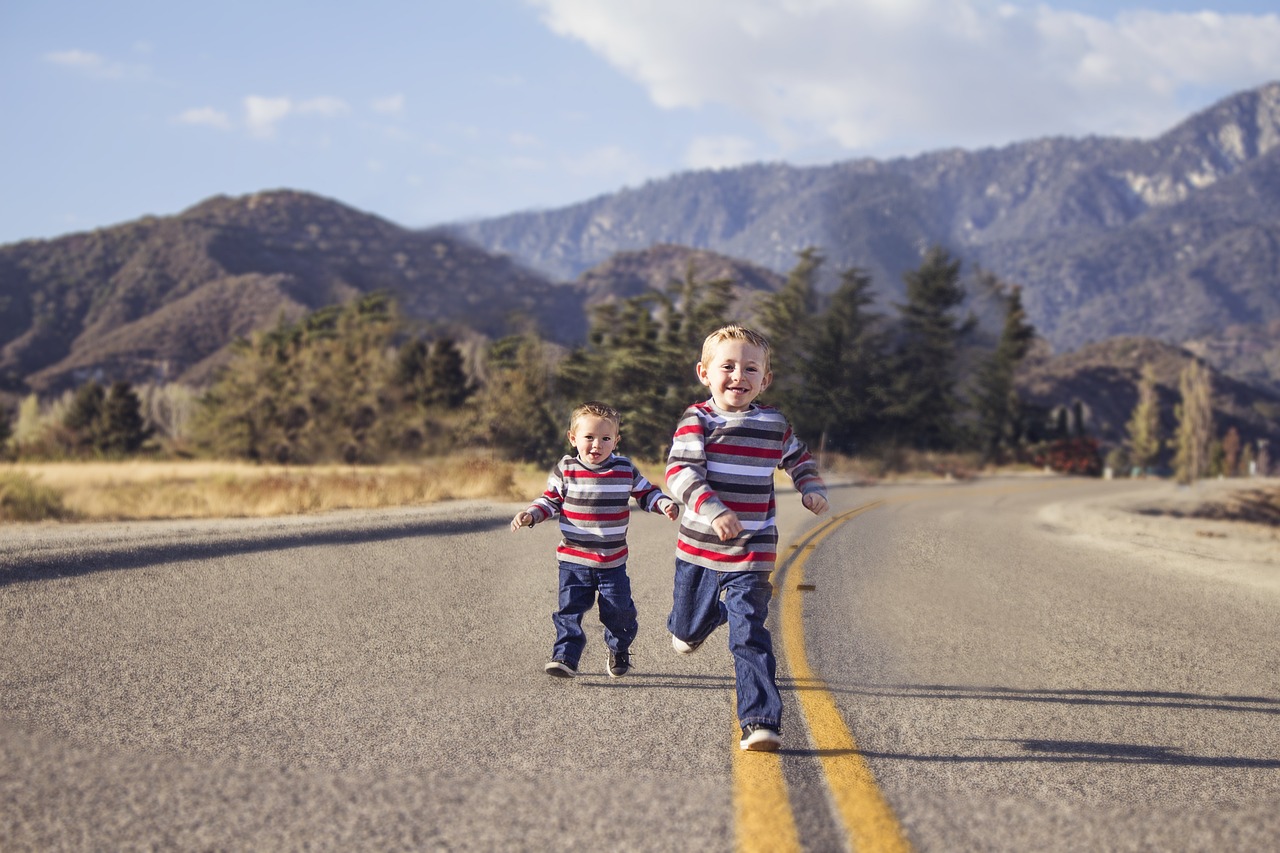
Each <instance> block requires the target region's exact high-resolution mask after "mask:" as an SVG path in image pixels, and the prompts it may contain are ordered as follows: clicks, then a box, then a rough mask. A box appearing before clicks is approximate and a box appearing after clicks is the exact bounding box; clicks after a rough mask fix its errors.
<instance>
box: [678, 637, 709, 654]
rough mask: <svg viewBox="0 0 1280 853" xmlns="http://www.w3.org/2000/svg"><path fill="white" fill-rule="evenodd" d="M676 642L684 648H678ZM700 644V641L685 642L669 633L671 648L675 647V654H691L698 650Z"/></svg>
mask: <svg viewBox="0 0 1280 853" xmlns="http://www.w3.org/2000/svg"><path fill="white" fill-rule="evenodd" d="M676 643H679V644H680V646H684V648H680V646H677V645H676ZM701 645H702V643H686V642H685V641H684V640H682V639H680V638H679V637H677V636H676V635H675V634H672V635H671V648H673V649H675V650H676V653H677V654H682V655H691V654H693V653H694V652H696V651H697V650H698V647H699V646H701Z"/></svg>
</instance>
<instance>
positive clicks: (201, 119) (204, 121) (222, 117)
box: [178, 107, 232, 130]
mask: <svg viewBox="0 0 1280 853" xmlns="http://www.w3.org/2000/svg"><path fill="white" fill-rule="evenodd" d="M178 122H179V123H181V124H194V125H199V126H203V127H214V128H217V129H218V130H230V129H231V127H232V122H231V117H230V116H228V115H227V114H226V113H224V112H223V111H222V110H217V109H214V108H213V107H195V108H193V109H189V110H184V111H183V112H182V113H181V114H179V115H178Z"/></svg>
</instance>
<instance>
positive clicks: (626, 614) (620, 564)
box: [511, 402, 678, 678]
mask: <svg viewBox="0 0 1280 853" xmlns="http://www.w3.org/2000/svg"><path fill="white" fill-rule="evenodd" d="M620 427H621V417H620V416H619V415H618V413H617V411H615V410H614V409H612V408H610V407H609V406H606V405H604V404H603V403H594V402H591V403H584V404H583V405H581V406H579V407H578V408H577V409H575V410H574V412H573V416H572V419H571V420H570V422H569V432H568V437H569V443H570V444H572V445H573V446H574V449H576V450H577V452H578V455H577V456H565V457H564V458H563V459H561V460H560V461H559V462H557V463H556V466H555V467H554V468H553V469H552V470H551V474H550V476H549V477H548V478H547V490H546V491H545V492H543V493H542V495H541V496H540V497H539V498H537V499H536V500H534V502H533V503H532V504H530V505H529V508H528V509H526V510H524V511H522V512H518V513H516V515H515V518H513V519H511V530H512V532H515V531H517V530H519V529H520V528H521V527H533V525H535V524H537V523H538V522H540V521H545V520H546V519H548V518H553V517H555V516H556V515H559V516H560V533H561V536H562V538H561V540H560V544H559V545H558V546H557V547H556V555H557V558H558V560H559V563H560V601H559V606H558V607H557V609H556V611H555V612H554V613H553V614H552V616H551V619H552V622H554V623H555V626H556V642H555V645H554V646H553V647H552V650H551V660H550V661H548V662H547V664H546V666H545V667H543V669H544V670H545V671H546V673H547V674H548V675H552V676H555V677H557V678H572V677H573V676H575V675H577V674H578V661H579V659H580V658H581V657H582V649H583V647H584V646H585V645H586V635H584V634H583V632H582V616H583V614H585V613H586V612H587V611H588V610H590V609H591V605H592V604H593V603H595V600H596V598H597V596H598V597H599V602H600V621H601V622H602V623H603V624H604V641H605V645H607V646H608V647H609V665H608V667H607V668H606V670H605V671H606V672H607V673H608V674H609V677H610V678H621V677H622V676H624V675H626V674H627V672H628V671H630V669H631V653H630V651H629V650H630V648H631V642H632V640H634V639H635V637H636V630H637V627H638V624H637V621H636V606H635V603H634V602H633V601H632V600H631V579H630V578H629V577H627V523H628V521H629V520H630V516H631V511H630V510H629V509H628V507H627V503H628V501H629V499H630V498H632V497H634V498H635V499H636V503H637V504H639V505H640V508H641V509H643V510H646V511H648V512H657V513H662V514H663V515H665V516H666V517H667V518H669V519H672V520H673V521H674V520H675V518H676V516H677V514H678V510H677V509H676V505H675V502H674V501H673V500H671V498H669V497H667V496H666V495H664V494H663V493H662V491H661V490H660V489H659V488H658V487H657V486H655V485H653V484H651V483H650V482H649V481H648V480H646V479H645V478H644V475H642V474H641V473H640V472H639V471H638V470H636V467H635V466H634V465H632V464H631V460H630V459H628V458H626V457H625V456H618V455H616V454H615V453H614V452H613V451H614V450H615V449H616V448H617V446H618V433H619V429H620Z"/></svg>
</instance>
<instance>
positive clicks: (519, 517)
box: [511, 460, 564, 530]
mask: <svg viewBox="0 0 1280 853" xmlns="http://www.w3.org/2000/svg"><path fill="white" fill-rule="evenodd" d="M563 466H564V460H561V461H560V462H557V463H556V467H554V468H552V469H551V473H550V475H548V476H547V488H546V490H545V491H544V492H543V493H542V494H540V495H538V496H537V497H536V498H534V499H533V503H531V504H529V508H528V509H526V510H525V511H524V512H519V513H516V517H515V518H513V519H512V520H511V529H512V530H519V529H520V528H521V527H533V526H534V525H535V524H537V523H538V522H540V521H546V520H547V519H548V518H555V517H556V516H557V515H559V514H560V509H561V507H563V506H564V467H563Z"/></svg>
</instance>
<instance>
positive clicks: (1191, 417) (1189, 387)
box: [1174, 359, 1213, 484]
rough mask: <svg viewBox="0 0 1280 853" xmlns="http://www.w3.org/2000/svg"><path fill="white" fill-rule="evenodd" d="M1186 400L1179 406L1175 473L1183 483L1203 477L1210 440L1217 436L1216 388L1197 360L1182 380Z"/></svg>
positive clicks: (1207, 460) (1188, 365) (1207, 463)
mask: <svg viewBox="0 0 1280 853" xmlns="http://www.w3.org/2000/svg"><path fill="white" fill-rule="evenodd" d="M1178 390H1179V391H1180V392H1181V394H1182V402H1181V403H1180V404H1179V405H1178V408H1177V418H1178V428H1177V431H1176V433H1175V442H1176V447H1177V453H1176V455H1175V456H1174V472H1175V476H1176V477H1177V480H1178V482H1179V483H1183V484H1189V483H1191V482H1192V481H1194V480H1198V479H1200V478H1201V477H1203V476H1204V475H1205V473H1206V471H1208V468H1209V442H1210V441H1212V439H1213V401H1212V395H1213V388H1212V380H1211V379H1210V376H1209V371H1208V370H1207V369H1205V368H1204V367H1203V366H1202V365H1201V364H1200V362H1199V361H1197V360H1195V359H1193V360H1191V361H1190V362H1188V363H1187V366H1186V367H1185V368H1183V370H1182V374H1181V376H1180V377H1179V380H1178Z"/></svg>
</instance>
